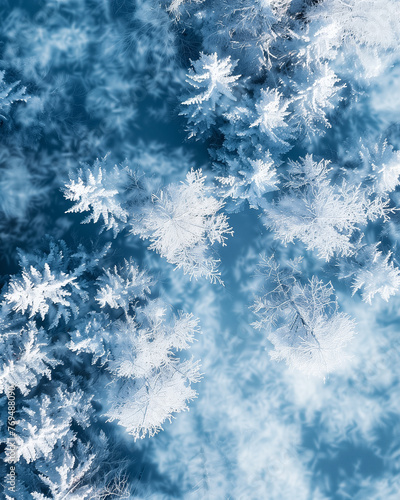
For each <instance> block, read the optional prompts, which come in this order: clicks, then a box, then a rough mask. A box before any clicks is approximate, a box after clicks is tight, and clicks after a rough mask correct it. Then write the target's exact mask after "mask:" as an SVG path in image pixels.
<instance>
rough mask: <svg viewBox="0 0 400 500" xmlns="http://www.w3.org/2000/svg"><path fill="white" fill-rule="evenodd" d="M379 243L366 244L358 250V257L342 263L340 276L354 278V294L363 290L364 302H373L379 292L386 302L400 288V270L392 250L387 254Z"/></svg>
mask: <svg viewBox="0 0 400 500" xmlns="http://www.w3.org/2000/svg"><path fill="white" fill-rule="evenodd" d="M378 245H379V244H376V245H366V246H364V247H362V248H361V250H359V251H358V252H357V256H356V259H352V260H347V261H345V262H341V263H340V270H341V272H340V275H339V277H340V278H350V277H351V278H352V285H351V287H352V289H353V295H354V294H355V293H356V292H358V291H359V290H361V296H362V299H363V301H364V302H367V303H368V304H371V303H372V300H373V299H374V297H375V295H377V294H379V295H380V296H381V297H382V299H384V300H385V301H386V302H387V301H388V300H389V298H390V297H391V296H392V295H395V294H396V293H397V292H398V290H399V288H400V270H399V268H398V267H397V266H395V265H394V262H393V260H391V257H392V252H388V253H387V255H386V256H384V255H383V254H382V252H381V251H380V250H378V248H377V247H378Z"/></svg>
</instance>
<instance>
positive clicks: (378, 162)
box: [360, 139, 400, 196]
mask: <svg viewBox="0 0 400 500" xmlns="http://www.w3.org/2000/svg"><path fill="white" fill-rule="evenodd" d="M360 156H361V160H362V163H363V167H364V170H365V175H366V176H367V175H369V176H371V178H372V179H373V189H374V191H375V192H376V193H377V194H378V195H379V196H385V195H388V194H389V193H391V192H393V191H394V190H395V189H396V188H397V186H398V185H399V184H400V179H399V177H400V151H397V150H394V149H393V146H391V145H390V144H388V142H387V140H386V139H385V140H382V141H380V142H379V143H378V144H375V145H374V147H373V148H371V150H370V149H369V148H367V147H365V146H363V145H361V148H360Z"/></svg>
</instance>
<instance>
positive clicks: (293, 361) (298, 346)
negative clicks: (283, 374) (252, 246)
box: [253, 257, 355, 377]
mask: <svg viewBox="0 0 400 500" xmlns="http://www.w3.org/2000/svg"><path fill="white" fill-rule="evenodd" d="M294 266H295V264H294ZM260 270H261V271H262V273H263V274H264V279H265V281H264V288H265V290H264V293H263V295H262V296H260V297H257V299H256V301H255V304H254V306H253V310H254V312H255V313H256V315H257V316H258V318H259V319H258V321H257V322H256V323H254V326H255V328H257V329H259V330H263V331H264V330H267V332H268V339H269V340H270V342H271V343H272V344H273V346H274V350H273V351H272V352H271V353H270V354H271V358H272V359H276V360H279V361H280V360H285V361H286V363H287V364H288V366H289V367H290V368H294V369H297V370H301V371H303V372H304V373H306V374H309V375H315V376H322V377H325V376H326V375H327V374H329V373H330V372H332V371H334V370H335V369H337V368H338V367H339V366H340V365H341V364H342V363H343V361H344V360H345V359H346V354H345V351H344V348H345V347H346V345H347V344H348V343H349V342H350V341H351V339H352V337H353V336H354V333H355V331H354V328H355V322H354V320H352V319H351V318H350V317H349V315H347V314H345V313H342V312H339V311H338V304H337V301H336V299H335V298H332V295H334V290H333V287H332V285H331V283H328V284H324V283H323V282H322V281H321V280H319V279H318V278H317V277H316V276H313V277H312V278H311V280H309V281H308V283H305V284H302V283H301V281H300V280H299V278H298V277H296V268H295V267H294V268H292V269H290V268H289V269H282V268H281V267H280V266H279V264H277V263H276V262H275V260H274V258H273V257H271V258H269V259H264V260H263V261H262V263H261V265H260Z"/></svg>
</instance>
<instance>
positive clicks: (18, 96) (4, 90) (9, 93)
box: [0, 71, 29, 120]
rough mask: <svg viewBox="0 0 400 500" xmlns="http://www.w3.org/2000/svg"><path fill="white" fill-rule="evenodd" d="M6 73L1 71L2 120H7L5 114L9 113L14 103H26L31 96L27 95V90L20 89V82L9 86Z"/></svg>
mask: <svg viewBox="0 0 400 500" xmlns="http://www.w3.org/2000/svg"><path fill="white" fill-rule="evenodd" d="M4 75H5V71H0V119H1V120H5V119H6V117H5V116H4V115H3V113H6V114H7V112H8V108H9V107H10V106H11V104H13V103H14V102H18V101H23V102H26V101H27V100H28V99H29V96H27V95H25V92H26V88H25V87H20V85H19V84H20V82H14V83H11V84H7V83H6V82H5V81H4Z"/></svg>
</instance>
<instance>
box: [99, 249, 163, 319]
mask: <svg viewBox="0 0 400 500" xmlns="http://www.w3.org/2000/svg"><path fill="white" fill-rule="evenodd" d="M97 283H98V286H99V290H98V292H97V295H96V300H97V301H98V303H99V305H100V307H101V308H103V307H105V306H106V305H108V306H109V307H111V308H113V309H118V308H119V307H121V308H122V309H123V310H124V311H125V313H127V312H128V309H129V306H130V304H132V303H133V301H135V300H138V299H144V298H145V297H146V296H147V295H148V294H149V293H150V286H151V285H152V284H153V280H152V278H151V277H150V276H149V275H148V274H146V273H145V272H144V271H141V270H140V269H139V267H138V266H137V265H136V264H135V263H134V262H133V260H132V258H130V259H129V261H127V260H125V261H124V264H123V265H122V266H118V267H117V266H114V269H112V270H111V269H105V270H104V274H103V275H101V276H99V277H98V278H97Z"/></svg>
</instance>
